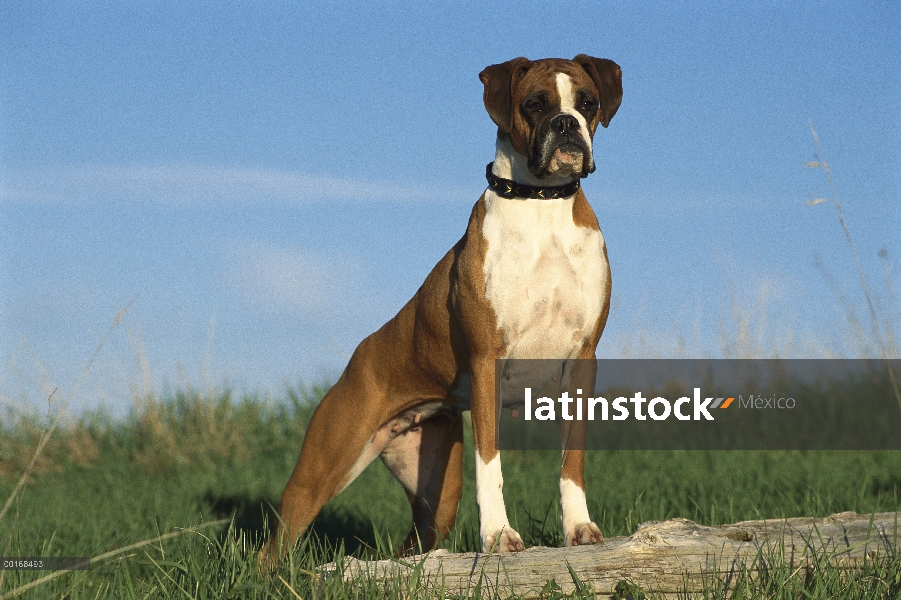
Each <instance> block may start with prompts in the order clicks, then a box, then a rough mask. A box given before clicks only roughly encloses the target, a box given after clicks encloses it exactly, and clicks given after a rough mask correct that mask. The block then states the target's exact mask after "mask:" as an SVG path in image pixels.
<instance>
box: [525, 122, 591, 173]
mask: <svg viewBox="0 0 901 600" xmlns="http://www.w3.org/2000/svg"><path fill="white" fill-rule="evenodd" d="M582 129H583V128H582V126H581V125H580V124H579V120H578V119H577V118H576V117H575V116H574V115H571V114H569V113H558V114H556V115H554V116H553V117H551V118H550V119H547V120H546V121H545V122H543V123H541V124H539V127H538V130H537V134H536V135H535V136H534V138H533V139H534V142H533V144H532V152H530V156H529V171H531V172H532V174H533V175H536V176H537V177H543V176H545V175H549V174H554V175H563V176H566V175H570V174H572V175H577V176H579V177H585V176H587V175H588V174H589V173H591V172H593V171H594V160H593V159H592V156H591V144H590V143H589V142H588V140H587V139H586V135H587V133H588V132H586V131H583V130H582Z"/></svg>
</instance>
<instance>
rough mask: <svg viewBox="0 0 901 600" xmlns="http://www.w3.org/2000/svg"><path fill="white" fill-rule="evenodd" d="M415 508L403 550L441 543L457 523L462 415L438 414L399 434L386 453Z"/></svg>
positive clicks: (418, 549)
mask: <svg viewBox="0 0 901 600" xmlns="http://www.w3.org/2000/svg"><path fill="white" fill-rule="evenodd" d="M381 456H382V460H383V461H384V463H385V466H387V467H388V470H389V471H391V473H392V474H393V475H394V476H395V477H396V478H397V480H398V481H400V483H401V485H403V486H404V490H405V491H406V492H407V498H409V500H410V505H411V506H412V507H413V528H412V529H411V530H410V535H408V536H407V539H406V541H405V542H404V543H403V545H402V546H401V548H400V550H399V552H398V553H399V554H407V553H411V552H419V551H423V552H425V551H428V550H431V549H433V548H435V547H437V546H438V544H439V543H440V542H441V539H442V538H443V537H444V536H446V535H447V534H448V533H449V532H450V530H451V528H452V527H453V526H454V521H455V520H456V518H457V505H458V503H459V502H460V489H461V486H462V470H463V419H462V418H461V417H460V415H459V414H457V415H438V416H435V417H432V418H430V419H428V420H426V421H423V422H422V423H418V424H414V425H413V427H411V428H410V429H408V430H407V431H405V432H403V433H402V434H400V435H398V436H397V437H395V438H394V439H393V440H392V441H391V442H390V443H389V444H388V446H387V447H386V448H385V449H384V450H383V451H382V453H381Z"/></svg>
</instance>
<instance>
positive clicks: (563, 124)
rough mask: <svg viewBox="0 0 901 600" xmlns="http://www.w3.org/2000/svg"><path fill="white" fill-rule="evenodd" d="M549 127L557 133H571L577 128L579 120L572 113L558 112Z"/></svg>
mask: <svg viewBox="0 0 901 600" xmlns="http://www.w3.org/2000/svg"><path fill="white" fill-rule="evenodd" d="M551 128H552V129H553V130H554V131H556V132H557V133H563V134H566V133H573V132H575V131H578V130H579V121H578V120H576V118H575V117H574V116H572V115H568V114H559V115H557V116H556V117H554V118H553V119H552V120H551Z"/></svg>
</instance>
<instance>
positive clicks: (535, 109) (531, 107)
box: [526, 100, 544, 113]
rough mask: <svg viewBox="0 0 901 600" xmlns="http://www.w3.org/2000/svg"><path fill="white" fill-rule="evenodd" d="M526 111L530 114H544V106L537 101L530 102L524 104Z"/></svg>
mask: <svg viewBox="0 0 901 600" xmlns="http://www.w3.org/2000/svg"><path fill="white" fill-rule="evenodd" d="M526 110H528V111H529V112H532V113H541V112H544V106H543V105H542V104H541V102H539V101H538V100H532V101H531V102H529V103H528V104H526Z"/></svg>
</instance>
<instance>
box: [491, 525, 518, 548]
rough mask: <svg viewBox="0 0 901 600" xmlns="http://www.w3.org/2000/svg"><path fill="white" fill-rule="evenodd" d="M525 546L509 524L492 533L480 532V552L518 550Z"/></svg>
mask: <svg viewBox="0 0 901 600" xmlns="http://www.w3.org/2000/svg"><path fill="white" fill-rule="evenodd" d="M525 549H526V546H525V544H523V543H522V538H521V537H519V534H518V533H516V531H515V530H514V529H513V528H512V527H510V526H509V525H508V526H506V527H504V528H503V529H501V530H499V531H495V532H494V533H489V534H484V533H483V534H482V552H486V553H487V552H520V551H522V550H525Z"/></svg>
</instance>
